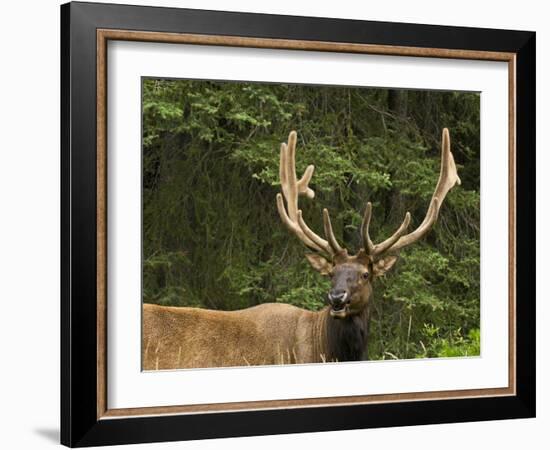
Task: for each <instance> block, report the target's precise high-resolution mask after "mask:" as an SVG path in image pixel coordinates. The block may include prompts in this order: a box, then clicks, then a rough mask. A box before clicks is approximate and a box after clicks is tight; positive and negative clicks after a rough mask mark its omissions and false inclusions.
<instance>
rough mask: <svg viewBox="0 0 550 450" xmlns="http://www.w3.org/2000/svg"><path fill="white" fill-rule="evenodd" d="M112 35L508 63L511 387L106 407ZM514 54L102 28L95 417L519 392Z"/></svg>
mask: <svg viewBox="0 0 550 450" xmlns="http://www.w3.org/2000/svg"><path fill="white" fill-rule="evenodd" d="M109 40H122V41H141V42H160V43H181V44H196V45H217V46H233V47H252V48H268V49H287V50H309V51H324V52H342V53H364V54H381V55H392V56H416V57H436V58H452V59H474V60H488V61H501V62H507V63H508V74H509V83H508V86H509V92H508V104H509V111H508V125H509V126H508V129H509V132H508V134H509V136H508V141H509V144H508V208H509V209H508V211H509V212H508V214H509V220H508V252H509V267H508V280H509V282H508V307H509V316H508V330H509V333H508V336H509V342H508V387H506V388H490V389H467V390H449V391H432V392H412V393H402V394H379V395H359V396H342V397H323V398H306V399H289V400H266V401H248V402H232V403H213V404H202V405H174V406H163V407H155V406H150V407H141V408H121V409H108V405H107V365H106V352H107V307H106V306H107V291H106V287H107V285H106V283H107V251H106V250H107V229H106V226H107V220H106V213H107V187H106V183H107V113H106V111H107V42H108V41H109ZM515 98H516V55H515V53H506V52H489V51H475V50H454V49H445V48H423V47H398V46H388V45H372V44H353V43H349V44H347V43H334V42H321V41H298V40H286V39H263V38H246V37H235V36H217V35H198V34H179V33H158V32H146V31H129V30H113V29H98V30H97V354H98V361H97V418H98V419H113V418H117V417H129V416H151V415H163V414H196V413H217V412H230V411H243V410H262V409H288V408H303V407H320V406H343V405H352V404H366V403H390V402H403V401H421V400H442V399H459V398H474V397H496V396H513V395H516V378H515V374H516V325H515V323H516V321H515V319H516V296H515V292H516V235H515V229H516V187H515V186H516V180H515V173H516V170H515V165H516V144H515V142H516V136H515V129H516V104H515Z"/></svg>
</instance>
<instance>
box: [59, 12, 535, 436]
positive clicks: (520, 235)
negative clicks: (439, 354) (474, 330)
mask: <svg viewBox="0 0 550 450" xmlns="http://www.w3.org/2000/svg"><path fill="white" fill-rule="evenodd" d="M535 40H536V36H535V33H533V32H527V31H509V30H493V29H479V28H462V27H448V26H433V25H418V24H404V23H386V22H370V21H355V20H343V19H328V18H312V17H293V16H277V15H264V14H250V13H232V12H215V11H202V10H190V9H174V8H156V7H140V6H127V5H114V4H94V3H80V2H72V3H68V4H65V5H62V7H61V59H62V61H61V145H62V148H61V206H62V209H61V442H62V444H64V445H67V446H70V447H80V446H92V445H112V444H125V443H140V442H160V441H176V440H189V439H206V438H216V437H236V436H252V435H267V434H281V433H299V432H317V431H331V430H349V429H356V428H371V427H387V426H403V425H420V424H433V423H447V422H465V421H481V420H495V419H511V418H528V417H534V416H535V351H534V349H535V301H534V299H535V271H534V265H535V177H534V172H535V101H536V98H535ZM110 41H132V42H155V43H164V44H172V45H174V44H178V43H182V44H188V45H200V46H221V47H227V46H229V47H232V48H234V49H235V51H238V50H239V49H246V48H256V49H282V50H290V51H293V52H296V55H297V57H299V55H300V52H305V51H316V52H327V53H335V54H370V55H384V56H395V57H396V58H397V57H419V58H443V59H448V60H454V59H457V60H476V61H479V60H482V61H500V62H504V63H506V64H507V65H508V77H509V78H508V89H509V91H508V105H509V106H508V108H509V109H508V111H507V117H508V128H509V130H508V153H507V155H505V156H506V157H507V158H508V192H507V193H506V195H507V196H508V207H509V213H508V256H509V267H508V275H509V284H508V285H507V286H506V288H507V291H508V299H507V301H508V308H509V309H508V312H509V316H508V332H509V334H508V337H509V347H508V356H509V359H508V364H509V365H508V371H509V372H508V376H509V377H508V380H509V383H508V386H507V387H505V388H501V387H499V388H492V389H471V390H461V391H434V392H424V393H422V395H419V394H418V393H410V394H408V393H388V394H384V395H363V396H347V397H324V398H301V399H296V398H289V399H283V400H266V401H253V402H249V401H241V402H230V403H227V402H225V403H224V402H218V403H208V404H203V405H178V404H174V405H172V406H161V407H158V406H156V405H150V406H148V407H145V408H128V409H112V408H109V405H108V403H107V388H108V387H107V379H108V378H107V356H106V348H107V341H108V339H109V336H108V327H107V314H108V309H107V301H106V294H107V267H108V262H107V232H108V231H107V220H106V214H107V204H108V198H107V189H106V183H107V171H108V170H109V168H108V166H107V156H106V155H107V136H108V133H109V130H108V118H107V89H108V87H107V56H108V55H107V43H108V42H110ZM111 132H112V130H111Z"/></svg>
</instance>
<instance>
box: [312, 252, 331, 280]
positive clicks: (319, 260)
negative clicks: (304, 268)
mask: <svg viewBox="0 0 550 450" xmlns="http://www.w3.org/2000/svg"><path fill="white" fill-rule="evenodd" d="M306 258H307V260H308V261H309V263H310V264H311V267H313V268H314V269H315V270H316V271H317V272H319V273H320V274H321V275H328V274H329V273H330V271H331V270H332V267H333V265H332V263H331V262H330V261H327V260H326V259H325V258H323V257H322V256H321V255H317V254H316V253H306Z"/></svg>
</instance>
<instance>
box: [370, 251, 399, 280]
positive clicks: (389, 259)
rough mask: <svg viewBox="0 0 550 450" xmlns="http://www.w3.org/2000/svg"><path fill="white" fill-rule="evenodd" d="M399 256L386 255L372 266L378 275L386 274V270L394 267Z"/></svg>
mask: <svg viewBox="0 0 550 450" xmlns="http://www.w3.org/2000/svg"><path fill="white" fill-rule="evenodd" d="M397 258H398V257H397V256H386V257H384V258H382V259H379V260H378V261H376V262H375V263H374V264H373V266H372V268H373V272H374V275H376V276H377V277H380V276H382V275H385V274H386V272H387V271H388V270H390V269H391V268H392V267H393V265H394V264H395V262H396V261H397Z"/></svg>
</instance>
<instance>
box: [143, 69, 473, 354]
mask: <svg viewBox="0 0 550 450" xmlns="http://www.w3.org/2000/svg"><path fill="white" fill-rule="evenodd" d="M396 102H397V104H396ZM396 111H398V112H396ZM443 127H448V128H449V130H450V133H451V142H452V146H453V153H454V155H455V160H456V162H457V165H458V167H459V175H460V177H461V179H462V186H461V187H460V188H458V189H453V190H452V191H451V192H450V194H449V195H448V197H447V199H446V200H445V203H444V205H443V207H442V209H441V212H440V216H439V219H438V222H437V224H436V226H435V227H434V229H433V230H432V232H431V233H430V234H429V236H428V237H427V238H425V239H424V240H423V241H422V242H420V243H418V244H416V245H415V246H413V247H411V248H408V249H406V250H404V251H403V252H402V254H401V260H400V262H399V263H398V264H397V265H396V268H395V269H394V270H393V271H392V272H391V273H390V274H388V275H387V277H386V278H384V279H382V280H380V282H379V283H378V284H377V285H376V286H375V298H374V315H373V321H372V324H371V339H370V344H369V346H370V348H369V355H370V357H371V358H374V359H383V358H388V357H396V358H415V357H428V356H429V357H433V356H457V355H464V354H468V355H474V354H479V95H478V94H474V93H457V92H432V91H390V90H387V89H366V88H348V87H331V86H325V87H320V86H306V85H283V84H253V83H235V82H210V81H194V80H157V79H145V80H144V81H143V231H144V241H143V258H144V259H143V295H144V301H146V302H152V303H160V304H166V305H179V306H184V305H186V306H200V307H206V308H212V309H224V310H231V309H240V308H245V307H248V306H252V305H256V304H259V303H264V302H285V303H290V304H294V305H296V306H299V307H302V308H307V309H311V310H318V309H320V308H322V306H323V304H324V298H325V296H326V292H327V289H328V286H329V283H328V281H327V280H326V279H324V278H322V277H321V276H320V275H318V274H317V273H315V272H314V271H313V270H311V269H310V268H309V266H308V263H307V261H306V260H305V258H304V248H303V246H302V244H301V243H300V242H298V240H297V239H295V238H294V237H293V236H291V235H290V234H289V233H288V232H287V231H286V229H285V228H284V226H283V225H282V224H281V222H280V219H279V216H278V213H277V209H276V205H275V194H276V193H277V192H278V191H279V189H280V188H279V181H278V176H279V175H278V170H279V169H278V164H279V145H280V143H281V142H282V141H286V139H287V136H288V133H289V132H290V131H291V130H293V129H296V130H297V131H298V146H297V157H296V159H297V161H296V165H297V172H299V173H302V172H303V170H304V169H305V167H306V166H307V165H308V164H312V163H313V164H315V174H314V176H313V180H312V187H313V189H314V190H315V192H316V197H315V201H313V202H312V201H309V200H303V201H302V203H301V205H303V206H301V207H302V208H303V210H304V216H305V219H306V221H307V222H308V224H309V225H310V226H311V227H312V228H313V229H315V230H319V231H320V230H322V214H321V210H322V208H324V207H327V208H329V209H330V210H331V215H332V216H333V222H334V227H335V232H336V235H337V237H338V239H339V240H340V241H341V242H345V245H346V246H347V247H348V248H349V249H350V250H351V251H355V250H356V249H357V248H358V246H359V244H360V239H359V231H358V229H359V226H360V223H361V215H362V212H363V210H364V207H365V203H366V201H367V200H370V201H372V202H373V206H374V216H373V223H372V225H371V235H372V236H373V237H374V239H375V240H383V239H384V238H386V237H387V236H388V235H390V234H391V233H393V232H394V231H395V229H396V228H397V227H398V226H399V224H400V223H401V221H402V219H403V216H404V214H405V212H406V211H410V212H411V214H412V216H413V223H412V226H418V224H419V223H420V221H421V220H422V219H423V218H424V215H425V213H426V208H427V205H428V203H429V200H430V197H431V195H432V193H433V189H434V187H435V184H436V182H437V177H438V173H439V152H440V139H441V130H442V128H443ZM426 324H429V325H426ZM430 327H432V328H430ZM434 329H435V330H437V331H436V332H435V333H432V334H430V331H429V330H434ZM475 330H478V331H477V335H476V334H475V333H476V331H475ZM476 336H477V337H476ZM476 352H477V353H476Z"/></svg>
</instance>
